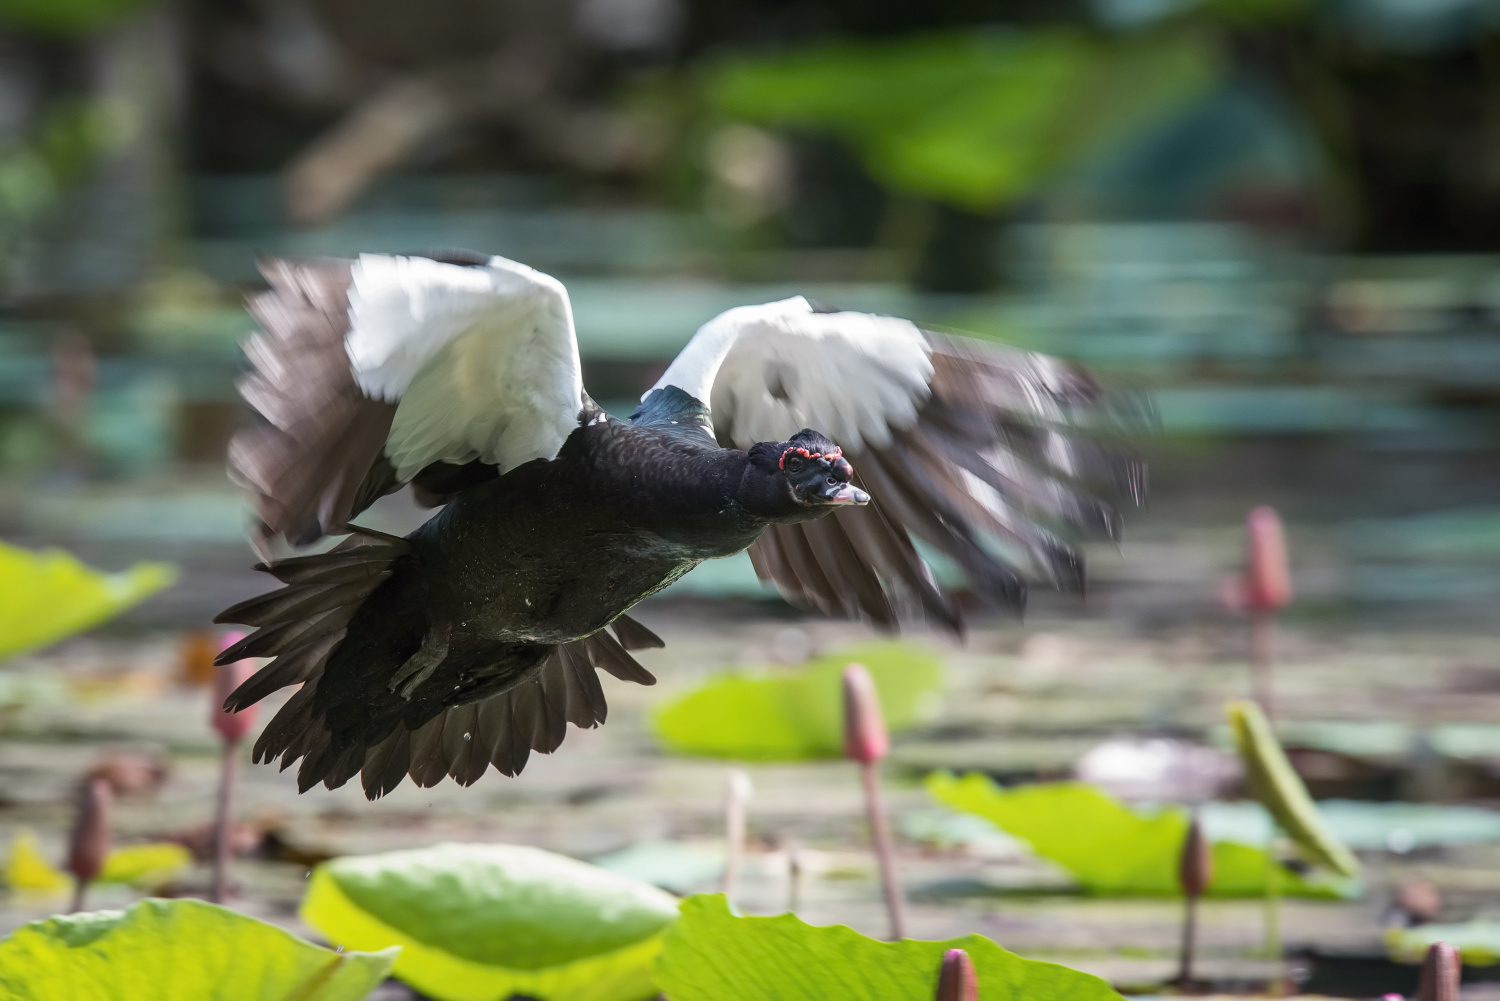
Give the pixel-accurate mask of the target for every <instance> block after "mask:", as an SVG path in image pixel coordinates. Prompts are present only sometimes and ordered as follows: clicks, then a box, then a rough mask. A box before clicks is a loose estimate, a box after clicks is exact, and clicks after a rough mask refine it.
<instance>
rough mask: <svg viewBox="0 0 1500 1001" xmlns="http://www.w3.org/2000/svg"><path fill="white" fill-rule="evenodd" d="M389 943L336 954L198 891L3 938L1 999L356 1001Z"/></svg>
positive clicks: (375, 975)
mask: <svg viewBox="0 0 1500 1001" xmlns="http://www.w3.org/2000/svg"><path fill="white" fill-rule="evenodd" d="M396 952H397V950H395V949H388V950H386V951H384V952H378V953H368V952H343V953H335V952H331V951H329V950H327V949H323V948H320V947H319V946H316V945H313V944H312V943H311V942H304V941H303V940H302V939H300V938H297V937H296V936H295V935H292V934H291V933H289V932H286V931H283V930H282V929H280V928H277V927H276V926H275V925H269V924H266V923H265V922H264V921H257V920H255V919H254V918H250V917H246V916H245V915H243V914H238V913H236V912H234V911H231V910H229V909H228V908H227V907H219V906H217V905H214V904H208V903H204V902H203V901H201V900H142V901H140V902H139V903H137V904H135V905H134V906H132V907H131V908H130V909H129V910H126V911H96V912H93V913H85V914H70V915H67V916H66V917H55V918H47V919H46V920H44V921H34V922H32V923H31V924H29V925H25V926H24V927H22V928H18V929H17V930H16V931H15V932H13V933H12V934H11V935H10V937H8V938H6V939H5V940H3V941H0V997H3V998H5V999H6V1001H59V999H61V998H67V999H68V1001H141V999H143V998H150V999H151V1001H210V999H211V1001H358V999H360V998H363V997H365V996H366V995H368V994H369V993H370V991H372V990H374V989H375V987H376V986H378V985H379V984H380V982H381V981H383V980H384V979H385V978H386V975H387V974H388V973H389V972H390V969H391V964H392V963H394V962H395V959H396Z"/></svg>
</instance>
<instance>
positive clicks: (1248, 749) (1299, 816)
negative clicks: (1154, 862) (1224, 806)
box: [1225, 700, 1363, 879]
mask: <svg viewBox="0 0 1500 1001" xmlns="http://www.w3.org/2000/svg"><path fill="white" fill-rule="evenodd" d="M1225 711H1226V712H1227V713H1228V715H1229V726H1230V730H1231V731H1232V732H1233V733H1234V744H1235V747H1236V749H1237V750H1238V751H1239V754H1240V760H1242V761H1243V762H1244V763H1245V774H1246V776H1247V777H1248V779H1249V781H1250V788H1251V790H1252V792H1254V794H1255V798H1256V799H1258V800H1260V803H1261V805H1262V806H1264V807H1265V808H1266V809H1267V810H1268V811H1269V812H1270V814H1271V816H1273V817H1275V818H1276V823H1277V824H1278V825H1280V827H1281V829H1282V830H1283V831H1285V832H1286V834H1287V836H1288V837H1290V838H1291V839H1292V841H1293V842H1294V843H1295V844H1296V845H1297V847H1298V848H1299V849H1301V850H1302V853H1303V854H1304V855H1306V856H1307V858H1308V861H1310V862H1313V863H1315V864H1317V865H1321V866H1324V867H1325V868H1328V869H1331V870H1332V871H1334V872H1335V873H1337V874H1338V875H1340V876H1344V877H1346V878H1348V879H1358V878H1359V877H1360V874H1361V873H1362V871H1363V870H1362V868H1361V866H1360V864H1359V859H1357V858H1355V857H1354V853H1353V852H1351V851H1350V850H1349V848H1348V846H1346V845H1345V844H1344V843H1343V842H1342V841H1340V840H1339V839H1338V837H1337V836H1336V835H1335V834H1334V833H1333V831H1331V830H1329V828H1328V825H1327V824H1326V823H1324V822H1323V815H1322V814H1321V813H1319V812H1318V807H1317V804H1316V803H1314V802H1313V798H1312V796H1310V795H1309V794H1308V792H1307V786H1305V785H1303V784H1302V779H1301V777H1299V776H1298V775H1297V771H1296V769H1294V768H1293V767H1292V763H1291V762H1290V761H1288V760H1287V757H1286V751H1284V750H1282V747H1281V741H1279V740H1277V739H1276V734H1275V732H1274V731H1272V729H1271V724H1270V721H1269V720H1267V719H1266V715H1265V713H1263V712H1261V709H1260V706H1259V705H1257V704H1256V703H1254V702H1249V701H1243V700H1241V701H1236V702H1231V703H1229V704H1228V705H1227V706H1226V707H1225Z"/></svg>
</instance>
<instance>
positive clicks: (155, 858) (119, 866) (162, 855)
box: [99, 842, 193, 886]
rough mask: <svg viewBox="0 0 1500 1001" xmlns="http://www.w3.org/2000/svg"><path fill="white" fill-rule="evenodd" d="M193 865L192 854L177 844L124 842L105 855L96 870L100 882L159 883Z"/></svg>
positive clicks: (138, 884) (146, 884) (145, 884)
mask: <svg viewBox="0 0 1500 1001" xmlns="http://www.w3.org/2000/svg"><path fill="white" fill-rule="evenodd" d="M192 864H193V853H192V852H190V851H188V850H187V849H186V848H184V847H182V845H179V844H173V843H171V842H150V843H147V844H143V845H125V846H124V847H122V848H116V849H115V850H114V851H112V852H110V853H109V854H108V855H106V856H105V857H104V868H103V869H101V870H99V881H100V882H102V883H134V884H136V885H137V886H159V885H161V884H162V883H165V882H167V881H169V880H171V878H172V877H173V876H176V875H177V874H178V873H180V872H181V871H182V870H184V869H186V868H187V867H188V866H190V865H192Z"/></svg>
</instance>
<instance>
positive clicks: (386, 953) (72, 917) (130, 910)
mask: <svg viewBox="0 0 1500 1001" xmlns="http://www.w3.org/2000/svg"><path fill="white" fill-rule="evenodd" d="M195 910H196V911H216V912H220V913H221V914H222V915H223V916H227V917H228V918H229V919H230V921H231V922H235V923H242V924H243V925H246V926H258V927H259V928H262V929H265V930H267V931H270V932H272V933H273V934H274V935H276V936H278V937H280V938H282V939H283V940H285V941H286V942H287V943H288V944H289V945H291V946H292V947H293V948H298V949H303V950H310V951H312V952H320V953H323V954H324V955H325V956H326V957H327V959H326V961H325V962H324V965H323V966H322V967H321V968H320V969H319V970H318V971H316V972H314V973H313V974H312V975H311V976H309V977H308V978H307V979H306V980H304V981H303V982H302V983H301V984H300V985H299V986H298V987H297V988H296V989H295V990H294V991H292V992H291V993H290V994H288V995H286V1001H318V999H319V998H322V997H324V996H325V990H326V989H327V988H329V987H335V986H337V987H341V988H346V989H347V988H350V987H352V988H354V990H355V991H356V992H357V996H358V997H365V996H366V995H368V994H369V993H370V992H371V991H373V990H374V989H375V988H376V987H378V986H379V985H380V983H381V982H382V981H383V980H385V978H386V977H387V976H389V975H390V972H391V968H392V966H394V964H395V962H396V958H397V956H398V955H399V953H400V952H401V949H400V947H399V946H396V947H390V948H382V949H370V950H364V949H361V950H345V951H342V952H334V951H332V950H329V949H325V948H323V947H322V946H320V945H317V944H315V943H312V942H309V941H307V940H306V939H304V938H301V937H299V936H297V935H294V934H292V933H291V932H289V931H287V930H286V929H285V928H282V927H279V926H277V925H273V924H271V923H270V922H269V921H262V920H260V919H259V918H253V917H251V916H250V915H248V914H241V913H240V912H239V911H236V910H234V909H233V908H229V907H224V906H222V905H220V904H211V903H209V902H208V901H206V900H194V899H192V898H188V897H183V898H177V899H171V900H169V899H164V898H161V897H147V898H146V899H144V900H138V901H136V902H135V903H134V904H132V905H131V906H129V907H127V908H126V909H125V910H123V911H86V912H79V913H74V914H54V915H52V916H50V917H46V918H41V919H39V920H36V921H31V922H28V923H26V924H24V925H22V926H21V927H19V928H17V929H15V930H14V931H12V932H11V933H10V934H9V935H7V936H5V937H4V938H0V956H3V953H4V948H5V946H6V944H7V943H10V942H11V941H12V940H14V939H16V938H17V937H18V936H21V935H24V934H28V933H31V934H37V935H41V936H43V937H45V938H47V939H49V940H51V939H59V938H61V939H63V940H64V942H66V937H65V936H64V935H60V934H59V931H60V930H62V929H63V928H65V926H67V925H70V924H76V925H80V928H79V929H78V931H77V932H75V934H76V935H78V936H79V937H80V938H81V941H78V942H76V943H74V944H73V946H72V947H73V948H85V947H87V946H89V945H92V943H93V942H95V941H97V940H98V939H100V938H103V937H105V936H107V935H109V934H110V933H111V932H113V931H114V930H115V929H117V928H119V927H121V926H122V925H125V924H126V923H128V922H129V921H130V920H131V918H132V917H133V916H135V915H137V914H139V913H141V912H144V911H159V912H168V913H169V912H171V911H195ZM84 922H87V926H84ZM341 974H342V976H341ZM339 980H342V981H344V982H343V983H336V981H339ZM362 981H363V982H365V983H362ZM9 996H10V995H7V997H9ZM36 996H37V997H42V996H43V995H40V994H38V995H36ZM229 996H230V997H233V995H232V994H231V995H229ZM341 996H349V995H342V994H341Z"/></svg>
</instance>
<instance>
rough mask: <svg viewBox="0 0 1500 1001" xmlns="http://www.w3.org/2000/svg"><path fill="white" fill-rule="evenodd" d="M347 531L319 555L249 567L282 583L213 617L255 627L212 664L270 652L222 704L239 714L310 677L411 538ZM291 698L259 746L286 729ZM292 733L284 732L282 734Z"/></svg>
mask: <svg viewBox="0 0 1500 1001" xmlns="http://www.w3.org/2000/svg"><path fill="white" fill-rule="evenodd" d="M351 531H352V533H353V534H351V535H350V536H349V538H347V539H345V540H344V541H343V542H341V543H339V544H338V545H337V546H335V547H334V548H333V549H330V550H329V551H328V552H326V553H320V554H318V555H316V556H296V557H292V558H290V559H284V560H278V561H276V562H274V563H270V564H265V563H262V564H257V565H256V567H255V569H257V570H261V571H264V572H265V573H269V574H271V575H272V576H273V577H275V578H276V579H277V580H280V581H282V582H283V583H285V584H286V587H283V588H280V589H279V590H275V591H271V592H268V593H266V594H262V595H257V596H256V597H254V598H251V599H249V600H248V601H242V602H240V603H239V604H238V605H234V606H233V607H231V608H227V609H225V610H224V611H223V612H220V613H219V615H218V616H217V617H215V619H214V621H215V622H233V623H239V624H243V625H249V626H256V627H258V628H256V630H255V631H254V632H252V633H251V634H250V635H249V636H246V637H245V638H244V639H242V640H240V641H239V642H238V643H235V644H234V645H233V646H230V647H228V648H226V649H225V650H224V652H223V653H221V654H219V656H218V658H217V659H216V660H215V663H216V664H228V663H232V662H234V661H237V660H244V659H245V658H247V657H272V658H274V659H273V660H272V661H271V663H269V664H267V665H266V666H265V667H263V668H261V669H260V670H259V671H257V672H256V673H255V674H254V675H252V676H251V677H250V679H249V680H248V681H246V682H245V683H244V684H242V685H240V686H239V687H238V688H236V689H235V690H234V691H233V692H231V693H230V695H229V698H228V699H226V700H225V702H224V708H225V710H227V711H229V712H238V711H239V710H241V709H244V708H245V707H246V706H251V705H254V704H255V703H257V702H259V701H260V700H261V699H263V698H265V697H266V696H267V695H270V694H271V693H272V692H274V691H276V690H277V689H280V688H286V687H287V686H289V685H296V684H299V683H302V682H314V683H315V682H316V681H317V678H318V676H319V675H320V674H321V672H322V670H323V666H324V665H325V664H326V663H327V662H328V658H329V656H330V655H331V654H332V653H333V651H334V650H335V649H337V648H338V645H339V643H341V642H342V641H343V639H344V634H345V631H346V629H347V627H348V625H349V621H350V619H352V618H353V617H354V613H355V612H356V611H358V610H359V606H360V605H361V604H363V603H364V601H365V599H367V598H368V597H369V596H370V595H371V594H373V593H374V592H375V589H376V588H378V587H379V586H380V585H381V584H382V583H384V582H385V581H386V580H387V579H388V578H389V577H390V576H391V564H392V563H394V562H395V561H396V560H397V559H398V558H400V557H401V556H404V555H405V554H407V553H409V552H410V551H411V544H410V543H408V542H407V541H406V540H405V539H398V538H396V537H395V536H393V535H386V534H385V533H383V532H376V531H372V530H371V529H367V528H354V527H353V526H351ZM314 687H315V684H309V685H306V687H305V688H304V689H303V692H301V693H298V696H294V697H293V700H292V702H296V701H297V699H298V698H299V697H301V696H302V695H304V694H305V695H306V696H307V697H308V698H310V697H311V692H312V690H313V688H314ZM292 702H289V703H288V704H287V706H286V707H284V708H283V710H282V711H281V712H280V713H278V714H277V716H276V719H275V720H273V721H272V722H271V725H270V726H268V727H267V728H266V732H265V733H263V734H262V735H261V739H260V740H259V741H257V742H256V751H257V754H256V760H262V756H261V753H260V752H261V749H262V747H263V746H270V743H279V741H277V740H275V739H274V738H273V739H272V740H271V741H270V742H269V743H268V736H269V735H271V734H273V733H279V732H281V731H283V730H287V729H288V727H289V726H290V725H291V724H292V720H291V717H292V716H295V715H296V714H295V712H290V711H289V710H292V709H293V705H292ZM292 737H293V734H292V733H290V732H288V733H287V734H286V738H287V739H292Z"/></svg>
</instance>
